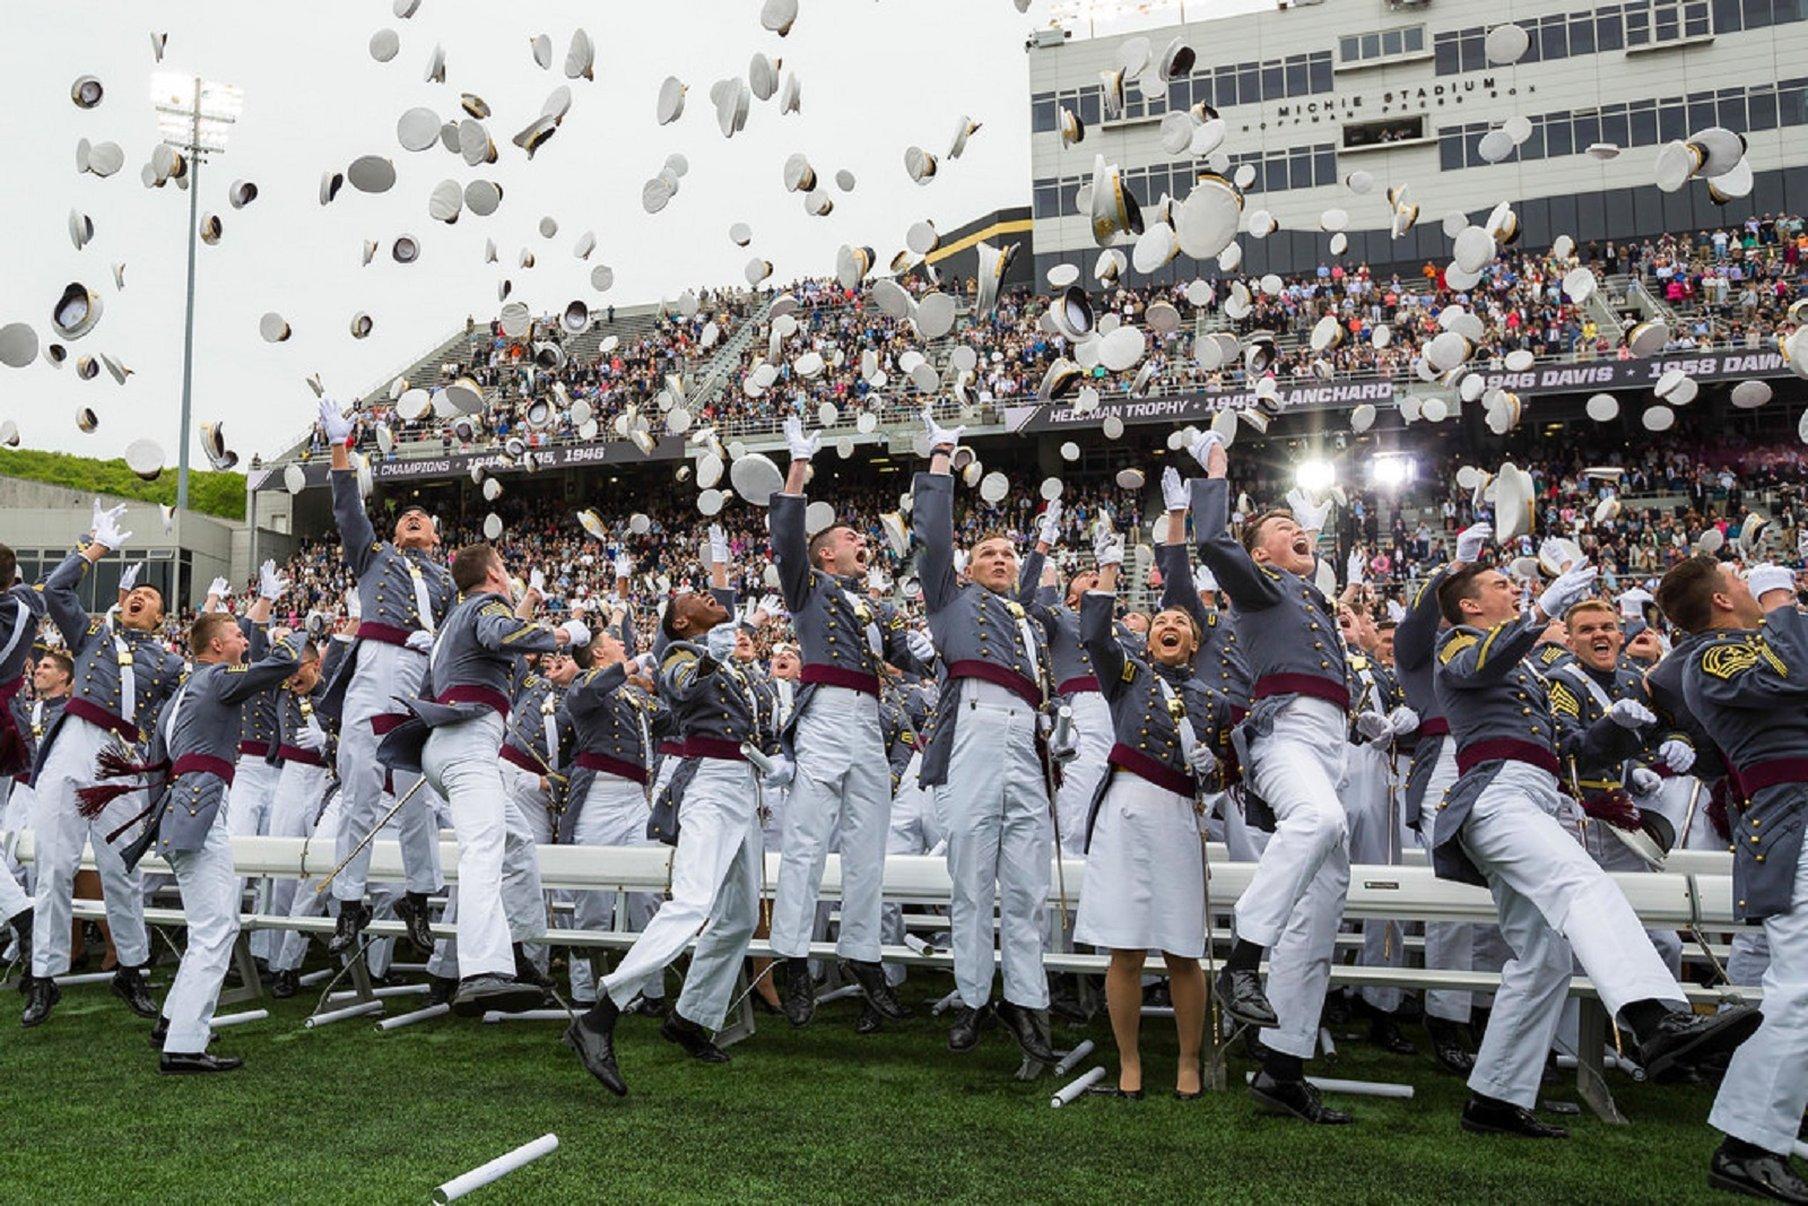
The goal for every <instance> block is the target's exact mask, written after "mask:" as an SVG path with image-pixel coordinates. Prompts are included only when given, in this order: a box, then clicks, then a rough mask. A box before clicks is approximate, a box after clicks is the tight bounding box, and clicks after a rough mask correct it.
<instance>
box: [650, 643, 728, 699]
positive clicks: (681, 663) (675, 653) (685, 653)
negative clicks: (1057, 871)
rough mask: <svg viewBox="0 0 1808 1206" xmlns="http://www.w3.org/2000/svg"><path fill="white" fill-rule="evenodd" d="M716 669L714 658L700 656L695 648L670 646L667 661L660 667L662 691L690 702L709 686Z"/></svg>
mask: <svg viewBox="0 0 1808 1206" xmlns="http://www.w3.org/2000/svg"><path fill="white" fill-rule="evenodd" d="M716 669H717V666H716V662H715V661H714V660H713V659H711V658H709V657H707V656H700V655H699V654H698V653H697V652H696V651H695V650H693V649H688V648H684V647H676V648H674V647H671V646H668V647H667V648H666V651H665V661H663V662H662V663H660V667H659V690H660V693H661V694H662V695H664V696H665V697H666V698H668V699H671V700H674V701H676V702H679V703H688V702H690V701H691V700H693V699H695V698H696V697H697V696H698V695H700V694H702V692H703V691H704V690H705V689H706V688H707V687H708V685H709V678H710V676H711V675H712V674H714V673H715V672H716Z"/></svg>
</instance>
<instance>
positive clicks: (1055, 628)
mask: <svg viewBox="0 0 1808 1206" xmlns="http://www.w3.org/2000/svg"><path fill="white" fill-rule="evenodd" d="M1047 563H1048V558H1047V557H1046V556H1045V555H1044V554H1043V553H1042V551H1041V550H1039V549H1037V548H1034V547H1032V548H1031V549H1030V551H1029V552H1028V553H1026V554H1025V555H1024V558H1023V572H1022V573H1021V574H1019V575H1018V581H1017V601H1018V602H1019V603H1021V604H1023V605H1024V606H1025V607H1026V608H1028V609H1029V613H1030V615H1031V616H1033V617H1035V620H1036V622H1037V623H1038V624H1040V625H1042V631H1043V633H1044V635H1046V637H1047V638H1048V663H1049V681H1050V682H1051V683H1053V684H1054V688H1055V694H1056V695H1062V696H1068V695H1078V694H1079V693H1080V692H1082V691H1097V690H1098V689H1099V680H1098V676H1097V675H1095V674H1093V672H1092V655H1091V654H1089V653H1087V652H1086V646H1085V645H1084V644H1082V643H1081V641H1080V613H1079V612H1077V611H1075V610H1074V609H1073V608H1071V607H1069V606H1068V605H1067V602H1066V600H1064V599H1063V598H1062V597H1061V592H1060V590H1059V589H1058V588H1056V587H1053V586H1043V585H1042V584H1041V583H1042V567H1043V566H1044V565H1046V564H1047ZM1119 635H1122V634H1121V633H1120V634H1119Z"/></svg>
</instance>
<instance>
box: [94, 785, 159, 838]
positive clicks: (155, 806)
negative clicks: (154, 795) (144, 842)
mask: <svg viewBox="0 0 1808 1206" xmlns="http://www.w3.org/2000/svg"><path fill="white" fill-rule="evenodd" d="M76 794H77V795H80V794H81V793H80V792H77V793H76ZM161 807H162V805H161V804H152V805H151V806H150V807H148V808H146V809H145V810H144V811H143V812H141V813H139V814H138V815H137V816H135V817H133V818H132V819H131V820H129V821H127V822H126V823H125V824H124V825H121V826H120V827H119V828H118V829H115V830H114V831H113V832H112V833H109V834H108V835H107V844H108V845H109V846H111V845H112V844H113V843H114V842H117V841H118V840H119V835H120V834H122V833H124V832H125V831H126V830H128V829H130V828H131V827H132V826H134V825H136V824H138V822H140V821H142V820H144V819H145V818H146V817H148V816H150V815H151V814H152V813H153V812H156V811H157V810H158V809H159V808H161Z"/></svg>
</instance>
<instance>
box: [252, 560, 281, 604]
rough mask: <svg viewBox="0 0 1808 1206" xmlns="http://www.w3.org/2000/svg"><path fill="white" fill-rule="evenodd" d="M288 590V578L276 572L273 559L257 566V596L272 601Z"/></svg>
mask: <svg viewBox="0 0 1808 1206" xmlns="http://www.w3.org/2000/svg"><path fill="white" fill-rule="evenodd" d="M288 591H289V580H288V579H287V578H285V577H283V576H282V575H281V574H280V573H278V572H277V570H276V562H275V561H273V560H272V561H266V562H264V563H263V564H262V565H260V566H258V567H257V595H258V598H260V599H269V600H270V601H271V602H272V603H274V602H275V601H276V600H278V599H280V598H282V597H283V596H284V595H285V594H287V593H288Z"/></svg>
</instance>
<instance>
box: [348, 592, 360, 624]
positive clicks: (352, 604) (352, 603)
mask: <svg viewBox="0 0 1808 1206" xmlns="http://www.w3.org/2000/svg"><path fill="white" fill-rule="evenodd" d="M345 614H346V615H348V616H350V617H351V618H352V619H354V620H358V619H362V618H363V617H364V599H363V597H362V596H360V595H359V594H358V592H357V591H355V590H348V591H346V592H345Z"/></svg>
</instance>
